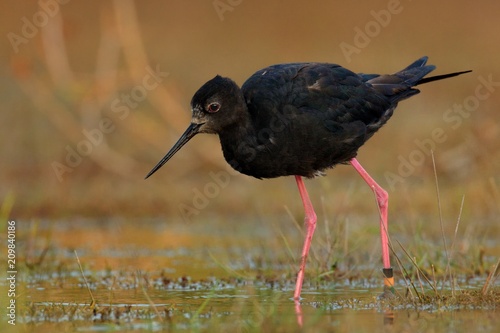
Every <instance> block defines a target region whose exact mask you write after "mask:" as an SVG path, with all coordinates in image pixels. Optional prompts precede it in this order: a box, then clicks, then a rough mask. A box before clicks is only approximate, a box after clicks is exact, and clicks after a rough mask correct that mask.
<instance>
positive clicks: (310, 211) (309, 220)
mask: <svg viewBox="0 0 500 333" xmlns="http://www.w3.org/2000/svg"><path fill="white" fill-rule="evenodd" d="M295 180H296V181H297V187H298V188H299V193H300V197H301V198H302V204H303V205H304V211H305V224H306V227H307V233H306V239H305V241H304V247H303V249H302V258H301V259H300V269H299V273H298V274H297V283H296V285H295V293H294V294H293V298H294V299H295V300H299V299H300V291H301V290H302V283H303V282H304V271H305V268H306V260H307V254H308V253H309V248H310V247H311V240H312V237H313V234H314V229H316V213H315V212H314V208H313V206H312V204H311V200H310V199H309V194H307V190H306V187H305V185H304V181H303V180H302V177H300V176H295Z"/></svg>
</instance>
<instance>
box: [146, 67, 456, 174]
mask: <svg viewBox="0 0 500 333" xmlns="http://www.w3.org/2000/svg"><path fill="white" fill-rule="evenodd" d="M426 61H427V57H422V58H420V59H418V60H417V61H415V62H414V63H412V64H411V65H409V66H408V67H406V68H405V69H403V70H401V71H399V72H397V73H395V74H391V75H378V74H356V73H353V72H351V71H350V70H348V69H345V68H343V67H341V66H339V65H336V64H328V63H290V64H280V65H274V66H269V67H267V68H264V69H261V70H259V71H257V72H256V73H255V74H253V75H252V76H251V77H250V78H249V79H248V80H247V81H246V82H245V83H244V84H243V86H242V87H241V89H240V88H239V87H238V85H237V84H236V83H235V82H234V81H232V80H231V79H229V78H224V77H221V76H216V77H215V78H213V79H212V80H210V81H208V82H207V83H205V84H204V85H203V86H202V87H201V88H200V89H199V90H198V91H197V92H196V93H195V95H194V96H193V98H192V101H191V107H192V111H193V122H192V125H191V126H190V128H189V129H188V131H186V133H185V134H184V135H183V136H182V137H181V139H180V140H179V142H178V143H177V144H176V146H175V147H174V148H173V149H174V150H175V151H174V153H175V152H176V151H177V150H178V149H180V147H181V146H182V145H183V144H184V143H185V142H187V141H188V140H189V139H190V138H191V137H192V136H194V135H195V134H197V133H216V134H218V135H219V138H220V142H221V146H222V151H223V153H224V157H225V159H226V161H227V162H228V163H229V164H230V165H231V166H232V167H233V168H234V169H236V170H238V171H240V172H241V173H244V174H246V175H249V176H253V177H256V178H274V177H280V176H288V175H299V176H304V177H308V178H311V177H314V176H317V175H320V174H322V173H323V171H324V170H326V169H328V168H331V167H333V166H335V165H336V164H339V163H347V162H349V161H350V160H351V159H352V158H354V157H356V154H357V151H358V149H359V148H360V147H361V146H362V145H363V144H364V143H365V142H366V140H368V139H369V138H370V137H371V136H372V135H373V134H374V133H375V132H376V131H377V130H378V129H379V128H380V127H382V126H383V125H384V124H385V123H386V122H387V120H389V118H390V117H391V116H392V114H393V110H394V109H395V108H396V106H397V104H398V102H399V101H401V100H403V99H406V98H408V97H411V96H413V95H415V94H417V93H419V90H418V89H415V88H414V86H416V85H418V84H420V83H422V82H425V81H430V80H432V79H433V78H427V79H423V78H424V76H425V75H427V74H428V73H430V72H431V71H433V70H434V69H435V66H432V65H426ZM461 73H462V72H458V73H452V74H447V75H443V76H441V77H436V79H442V78H447V77H450V76H454V75H458V74H461ZM210 107H212V108H214V109H212V110H211V109H210ZM216 107H217V110H215V108H216ZM188 136H189V137H188ZM186 138H187V139H186ZM179 144H180V146H179ZM172 155H173V153H172V154H169V155H167V156H166V158H164V159H163V160H162V161H160V163H158V165H157V166H156V167H155V168H154V169H153V170H152V171H151V172H150V173H149V174H148V177H149V176H150V175H151V174H152V173H153V172H155V171H156V170H157V169H158V168H159V167H161V165H163V164H164V163H165V162H166V161H167V160H168V159H169V158H170V157H171V156H172ZM167 157H168V158H167Z"/></svg>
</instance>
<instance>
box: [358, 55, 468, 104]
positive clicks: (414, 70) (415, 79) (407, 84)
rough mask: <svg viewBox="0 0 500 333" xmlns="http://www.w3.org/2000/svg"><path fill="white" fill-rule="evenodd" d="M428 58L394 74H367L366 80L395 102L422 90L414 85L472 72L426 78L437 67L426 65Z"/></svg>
mask: <svg viewBox="0 0 500 333" xmlns="http://www.w3.org/2000/svg"><path fill="white" fill-rule="evenodd" d="M427 59H428V58H427V57H425V56H424V57H422V58H420V59H418V60H416V61H415V62H413V63H412V64H411V65H409V66H408V67H406V68H405V69H403V70H401V71H399V72H397V73H394V74H387V75H379V76H375V75H365V78H366V82H367V83H370V84H371V85H372V86H373V88H375V89H376V90H377V91H379V92H381V93H383V94H384V95H386V96H389V97H390V98H391V99H392V100H393V102H399V101H401V100H403V99H406V98H408V97H410V96H413V95H415V94H418V93H419V92H420V91H419V90H418V89H413V88H412V87H414V86H417V85H419V84H424V83H428V82H432V81H437V80H443V79H447V78H450V77H453V76H457V75H460V74H464V73H468V72H470V71H462V72H455V73H450V74H443V75H437V76H432V77H428V78H424V76H426V75H427V74H429V73H430V72H432V71H433V70H435V69H436V66H434V65H426V63H427Z"/></svg>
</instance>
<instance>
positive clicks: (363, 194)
mask: <svg viewBox="0 0 500 333" xmlns="http://www.w3.org/2000/svg"><path fill="white" fill-rule="evenodd" d="M60 2H61V4H59V3H58V2H57V1H56V0H41V1H38V2H37V1H21V2H19V1H2V2H1V3H0V13H1V14H0V15H1V19H0V29H1V30H0V35H1V36H2V38H1V41H0V43H1V47H0V59H1V62H0V64H1V67H0V73H1V74H0V75H1V76H0V98H1V107H2V112H1V113H0V124H1V125H0V126H1V127H0V129H1V130H0V145H1V152H2V172H1V174H0V177H1V179H0V183H1V187H0V196H1V198H2V201H5V198H7V197H10V198H13V202H14V205H13V210H12V214H11V216H13V217H15V218H28V219H29V218H74V217H76V216H84V217H106V216H123V217H157V216H161V217H164V216H165V217H170V218H171V219H179V220H186V218H187V219H189V220H196V219H207V218H217V219H223V220H231V218H232V217H234V216H235V215H238V216H248V217H253V218H255V219H263V216H268V215H286V209H285V208H284V207H285V206H286V207H288V208H289V209H290V210H291V211H292V212H293V213H297V217H298V218H301V214H302V213H301V212H302V207H301V203H300V200H299V195H298V193H297V190H296V186H295V181H294V180H293V178H291V177H288V178H280V179H273V180H265V181H261V180H256V179H253V178H249V177H247V176H244V175H237V174H235V173H231V172H229V169H228V166H227V164H226V162H225V161H224V158H223V156H222V153H221V150H220V146H219V142H218V139H217V137H216V136H210V135H199V136H197V137H195V138H194V139H193V140H191V142H189V144H188V145H187V146H185V147H184V148H183V149H182V150H181V151H180V152H178V153H177V154H176V156H175V157H174V158H173V159H172V160H170V161H169V163H168V164H167V165H165V166H164V167H163V168H162V169H161V170H160V171H159V172H157V173H156V174H155V175H154V176H153V177H151V178H150V179H148V180H144V176H145V175H146V174H147V172H148V171H149V170H150V169H151V168H152V167H153V166H154V165H155V164H156V163H157V162H158V161H159V160H160V159H161V158H162V157H163V156H164V154H165V153H166V152H167V151H168V150H169V149H170V147H171V146H172V145H173V144H174V142H175V141H176V140H177V138H178V137H179V135H180V134H181V133H182V132H183V131H184V129H185V128H186V127H187V125H188V123H189V120H190V107H189V102H190V99H191V97H192V95H193V93H194V92H195V91H196V90H197V89H198V88H199V87H200V86H201V85H202V84H203V83H204V82H206V81H207V80H209V79H211V78H212V77H213V76H215V75H216V74H220V75H223V76H228V77H231V78H232V79H233V80H235V81H236V82H237V83H238V84H240V85H241V84H243V82H244V81H245V79H246V78H248V77H249V76H250V75H251V74H252V73H254V72H255V71H257V70H258V69H260V68H263V67H265V66H268V65H271V64H276V63H284V62H299V61H321V62H333V63H337V64H340V65H342V66H344V67H347V68H349V69H351V70H353V71H355V72H364V73H392V72H395V71H398V70H400V69H402V68H404V67H405V66H407V65H408V64H410V63H411V62H413V61H414V60H416V59H417V58H419V57H421V56H423V55H427V56H429V59H430V60H429V62H430V63H431V64H434V65H436V66H437V70H436V71H435V72H434V73H433V74H444V73H448V72H453V71H460V70H468V69H472V70H473V73H470V74H467V75H463V76H460V77H457V78H452V79H449V80H446V81H440V82H435V83H432V84H428V85H425V86H422V87H419V89H420V90H421V94H420V95H418V96H416V97H413V98H411V99H410V100H407V101H404V102H402V103H401V104H400V106H399V107H398V109H397V111H396V112H395V114H394V117H393V118H392V119H391V120H390V122H389V123H388V124H387V125H386V126H385V127H384V128H383V129H382V130H381V131H380V132H379V133H377V135H375V136H374V137H373V138H372V139H371V140H370V141H369V142H368V143H367V144H366V145H365V146H364V147H363V148H362V149H361V150H360V152H359V156H358V157H359V161H360V162H361V163H362V164H363V165H364V167H365V168H366V169H367V170H368V171H369V172H370V173H371V175H372V176H373V177H374V178H375V179H377V180H378V181H379V183H380V184H381V185H382V186H383V187H385V188H386V189H387V190H388V192H389V195H390V198H391V199H390V200H391V201H390V202H391V205H390V214H391V215H392V216H393V218H394V219H395V220H396V221H397V220H398V219H399V218H402V217H408V216H410V217H411V216H414V217H415V216H417V217H419V218H422V219H424V218H425V216H428V215H433V216H436V214H437V211H438V210H437V197H436V186H435V184H436V181H435V175H434V168H433V162H432V158H431V155H430V151H429V149H433V151H434V156H435V164H436V171H437V173H436V174H437V177H438V180H439V189H440V197H441V204H442V210H443V214H444V216H445V217H446V218H449V219H450V220H453V221H454V220H456V218H457V216H458V214H459V212H460V207H461V203H462V198H465V199H464V204H463V209H462V218H467V219H468V221H469V222H470V223H472V224H473V225H474V224H476V225H477V224H480V223H483V222H484V223H488V225H490V227H489V228H490V229H489V230H492V229H491V228H497V227H495V226H496V225H497V223H493V224H491V223H490V222H491V221H496V222H498V215H499V213H500V191H499V189H500V175H499V171H498V170H499V169H500V152H499V151H500V150H499V148H500V143H499V142H500V140H499V134H500V125H499V111H498V105H500V71H499V68H500V65H499V62H498V54H499V50H500V36H499V34H498V29H499V25H498V13H500V3H499V2H498V1H481V2H471V1H465V0H463V1H462V0H461V1H444V2H439V3H438V2H431V1H405V0H401V1H387V0H385V1H370V2H365V1H328V2H327V1H322V2H319V1H314V2H305V1H287V2H283V1H244V0H240V1H237V0H232V1H230V0H216V1H214V0H206V1H197V2H196V4H193V3H192V2H186V1H141V2H139V1H131V0H117V1H71V0H65V1H62V0H61V1H60ZM214 174H216V175H224V178H223V179H224V181H223V182H221V181H220V179H219V180H218V181H217V179H214ZM221 177H222V176H221ZM215 178H216V177H215ZM306 185H307V186H308V188H309V190H310V192H311V195H312V197H313V202H316V203H317V204H316V206H317V207H318V209H319V211H320V214H321V215H327V216H328V215H330V216H342V215H343V216H346V215H347V216H348V215H352V214H362V213H363V212H367V213H368V214H370V215H375V214H377V212H376V206H375V203H374V200H373V199H372V196H371V195H372V194H371V192H370V190H369V188H367V187H366V185H365V184H364V183H363V181H362V180H361V178H359V176H358V175H357V174H356V172H354V170H353V169H352V168H351V167H348V166H338V167H337V168H336V169H335V170H332V171H329V172H328V177H323V178H320V179H317V180H313V181H308V182H307V184H306ZM321 203H322V204H321ZM321 207H322V208H321ZM325 212H326V214H325ZM372 222H373V221H372ZM373 227H376V226H375V225H374V226H373ZM495 230H497V229H495Z"/></svg>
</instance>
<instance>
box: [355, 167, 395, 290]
mask: <svg viewBox="0 0 500 333" xmlns="http://www.w3.org/2000/svg"><path fill="white" fill-rule="evenodd" d="M350 163H351V165H352V166H353V167H354V169H356V171H357V172H358V173H359V174H360V176H361V177H362V178H363V179H364V180H365V182H366V183H367V184H368V186H370V188H371V189H372V190H373V193H375V197H376V198H377V203H378V207H379V212H380V241H381V243H382V262H383V264H384V269H383V272H384V275H385V279H384V284H385V285H386V286H387V287H389V288H392V287H393V286H394V278H393V275H392V268H391V261H390V258H389V237H388V229H387V227H388V224H387V208H388V201H389V195H388V194H387V192H386V191H385V190H384V189H383V188H382V187H380V185H379V184H377V183H376V182H375V180H373V178H372V177H370V175H369V174H368V172H366V171H365V169H363V167H362V166H361V164H359V162H358V160H357V159H355V158H353V159H352V160H351V161H350Z"/></svg>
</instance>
